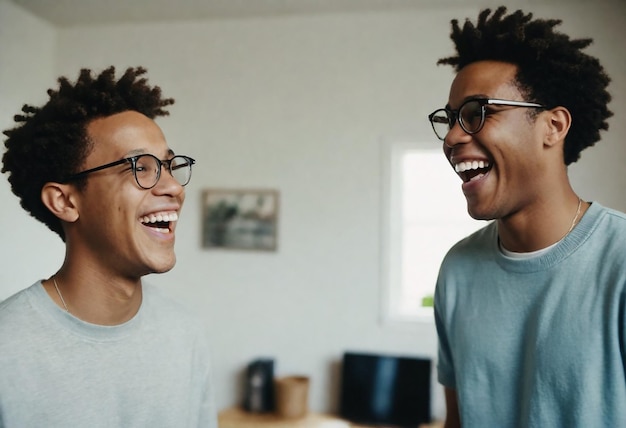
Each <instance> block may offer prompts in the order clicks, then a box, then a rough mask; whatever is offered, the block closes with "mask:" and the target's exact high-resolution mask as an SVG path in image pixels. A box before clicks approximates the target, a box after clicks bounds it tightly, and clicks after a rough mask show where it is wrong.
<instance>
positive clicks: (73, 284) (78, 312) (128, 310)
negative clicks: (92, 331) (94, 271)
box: [44, 269, 142, 325]
mask: <svg viewBox="0 0 626 428" xmlns="http://www.w3.org/2000/svg"><path fill="white" fill-rule="evenodd" d="M55 283H56V284H55ZM44 288H45V289H46V291H47V292H48V295H49V296H50V297H51V299H52V300H53V301H54V302H55V303H56V304H57V305H58V306H59V307H60V308H61V309H63V310H65V311H67V312H69V313H70V314H72V315H73V316H75V317H76V318H79V319H81V320H83V321H86V322H89V323H91V324H98V325H118V324H122V323H124V322H126V321H128V320H130V319H131V318H132V317H134V316H135V314H136V313H137V311H138V310H139V307H140V306H141V301H142V288H141V281H140V280H139V279H138V280H137V281H128V280H125V279H120V278H117V279H116V278H113V277H98V276H93V275H92V276H86V275H75V274H71V273H69V272H68V271H66V270H64V269H61V270H60V271H59V272H58V273H56V274H55V275H54V276H53V277H52V278H51V279H49V280H47V281H45V282H44Z"/></svg>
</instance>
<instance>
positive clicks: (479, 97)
mask: <svg viewBox="0 0 626 428" xmlns="http://www.w3.org/2000/svg"><path fill="white" fill-rule="evenodd" d="M485 98H487V99H489V98H491V97H490V96H489V95H487V94H473V95H468V96H466V97H465V98H463V100H461V105H462V104H463V103H465V102H467V101H469V100H482V99H485ZM445 108H446V109H448V110H452V107H451V106H450V103H448V104H446V106H445Z"/></svg>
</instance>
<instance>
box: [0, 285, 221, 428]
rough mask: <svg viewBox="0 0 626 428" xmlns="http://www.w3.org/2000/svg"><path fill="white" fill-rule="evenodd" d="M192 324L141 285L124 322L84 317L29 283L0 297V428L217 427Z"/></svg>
mask: <svg viewBox="0 0 626 428" xmlns="http://www.w3.org/2000/svg"><path fill="white" fill-rule="evenodd" d="M198 326H199V324H198V323H197V322H196V321H195V320H194V319H193V317H191V316H189V315H188V313H187V312H186V311H185V310H184V309H183V308H182V307H181V306H179V305H178V304H176V303H175V302H173V301H171V300H169V299H167V298H166V297H164V296H162V295H161V293H160V292H159V290H158V289H157V288H154V287H150V286H145V285H144V286H143V300H142V304H141V308H140V310H139V311H138V312H137V314H136V315H135V316H134V317H133V318H132V319H131V320H129V321H128V322H126V323H124V324H122V325H118V326H100V325H94V324H89V323H86V322H84V321H81V320H79V319H78V318H75V317H74V316H72V315H71V314H68V313H66V312H64V311H63V310H62V309H60V308H59V307H58V306H57V305H56V304H55V303H54V302H53V301H52V300H51V299H50V297H49V296H48V294H47V293H46V291H45V290H44V288H43V286H42V284H41V281H38V282H36V283H35V284H33V285H32V286H31V287H29V288H27V289H25V290H22V291H20V292H18V293H17V294H15V295H13V296H12V297H9V298H8V299H7V300H5V301H3V302H0V428H25V427H46V428H56V427H59V428H61V427H62V428H68V427H89V428H98V427H103V428H104V427H106V428H111V427H124V428H134V427H137V428H138V427H142V428H145V427H171V428H181V427H203V428H204V427H211V428H216V427H217V421H216V412H215V407H214V404H213V397H212V394H213V391H212V385H211V380H210V370H209V363H210V361H209V359H210V356H209V348H208V345H207V340H206V339H207V338H206V334H204V333H203V331H202V329H201V328H199V327H198Z"/></svg>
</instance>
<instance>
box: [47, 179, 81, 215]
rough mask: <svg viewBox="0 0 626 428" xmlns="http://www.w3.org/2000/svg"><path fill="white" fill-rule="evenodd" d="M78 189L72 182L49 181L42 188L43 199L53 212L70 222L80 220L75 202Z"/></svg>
mask: <svg viewBox="0 0 626 428" xmlns="http://www.w3.org/2000/svg"><path fill="white" fill-rule="evenodd" d="M75 192H76V189H75V188H74V186H72V185H70V184H60V183H54V182H49V183H46V184H44V186H43V188H42V189H41V201H42V202H43V204H44V205H45V206H46V207H47V208H48V209H49V210H50V212H51V213H52V214H54V215H55V216H57V217H58V218H59V219H61V220H63V221H66V222H68V223H73V222H75V221H76V220H78V217H79V214H78V207H77V206H76V204H75V203H74V202H75V201H74V193H75Z"/></svg>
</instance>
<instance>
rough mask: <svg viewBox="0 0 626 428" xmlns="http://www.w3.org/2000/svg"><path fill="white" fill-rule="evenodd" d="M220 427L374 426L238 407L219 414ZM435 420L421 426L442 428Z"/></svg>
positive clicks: (364, 427)
mask: <svg viewBox="0 0 626 428" xmlns="http://www.w3.org/2000/svg"><path fill="white" fill-rule="evenodd" d="M218 425H219V428H263V427H267V428H270V427H271V428H372V427H366V426H364V425H355V424H352V423H350V422H348V421H346V420H344V419H341V418H338V417H336V416H332V415H325V414H321V413H311V412H309V413H307V415H306V416H304V417H302V418H298V419H285V418H281V417H280V416H278V415H276V414H274V413H249V412H246V411H245V410H243V409H241V408H237V407H233V408H229V409H225V410H222V411H221V412H220V413H219V416H218ZM442 427H443V424H442V423H438V422H434V423H432V424H423V425H421V426H420V428H442Z"/></svg>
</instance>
